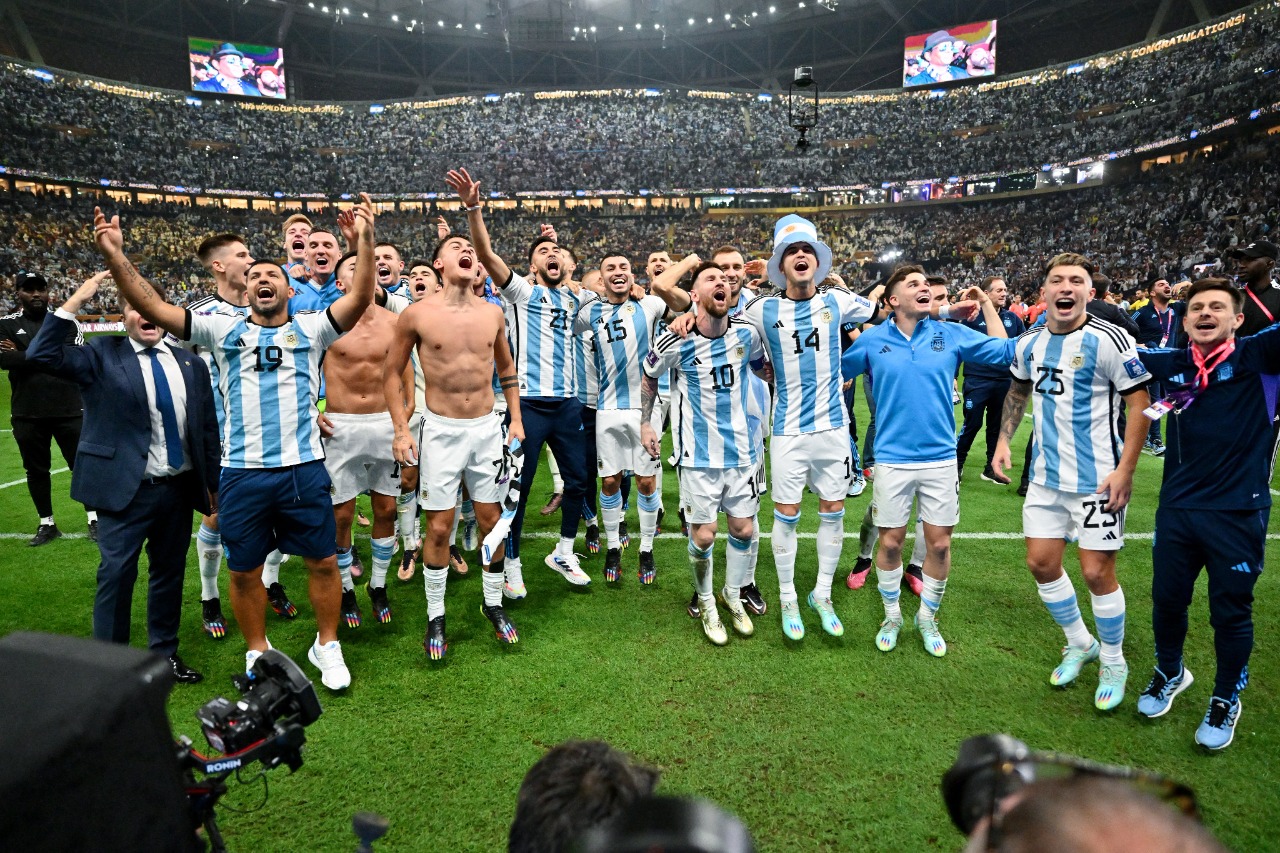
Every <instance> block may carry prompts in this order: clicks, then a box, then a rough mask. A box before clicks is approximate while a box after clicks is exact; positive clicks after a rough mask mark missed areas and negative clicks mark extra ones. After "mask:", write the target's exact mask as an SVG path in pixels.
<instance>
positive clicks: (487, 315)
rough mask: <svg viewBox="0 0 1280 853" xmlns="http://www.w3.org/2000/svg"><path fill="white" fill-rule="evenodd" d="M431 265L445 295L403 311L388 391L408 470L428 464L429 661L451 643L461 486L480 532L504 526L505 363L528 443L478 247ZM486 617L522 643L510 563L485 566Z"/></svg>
mask: <svg viewBox="0 0 1280 853" xmlns="http://www.w3.org/2000/svg"><path fill="white" fill-rule="evenodd" d="M431 264H432V266H433V267H434V268H435V269H436V271H437V272H438V273H439V275H440V280H441V281H442V282H443V284H444V290H443V291H442V292H441V293H438V294H436V295H435V296H433V297H431V298H428V299H424V300H422V301H421V302H415V303H414V304H413V305H412V306H410V307H409V308H407V309H406V310H405V311H404V313H402V314H401V315H400V319H399V320H398V321H397V323H396V332H395V339H394V341H393V342H392V345H391V349H390V351H389V352H388V353H387V361H386V366H385V367H384V371H383V385H384V391H385V395H386V402H387V407H388V408H389V409H390V411H391V420H392V423H394V424H395V444H394V451H395V458H396V461H397V462H399V463H400V464H402V465H416V464H417V463H418V458H419V446H421V457H422V459H423V461H424V463H425V465H424V468H423V469H422V470H421V471H420V472H419V483H420V486H419V498H420V500H421V502H422V504H423V508H424V509H425V510H426V513H427V524H426V536H425V537H424V541H423V547H422V561H423V573H422V574H423V581H424V585H425V587H426V593H427V619H428V622H427V634H426V637H425V639H424V640H423V647H424V648H425V649H426V652H427V657H428V658H430V659H431V660H441V659H443V658H444V654H445V650H446V649H447V648H448V643H447V641H446V639H445V628H444V591H445V582H446V579H447V578H448V574H449V569H448V565H449V544H450V542H449V535H450V532H451V530H452V529H453V517H454V507H455V505H456V502H457V494H458V483H459V482H460V481H461V482H462V483H464V484H465V485H466V487H467V491H468V493H469V494H470V495H471V501H472V504H473V505H474V507H475V513H476V520H477V521H478V522H479V524H480V530H481V535H482V536H483V535H485V534H487V533H488V532H489V530H490V529H492V527H493V525H494V524H495V523H496V522H497V520H498V514H499V508H498V501H499V500H500V499H501V498H502V497H503V495H502V494H501V492H502V491H503V490H504V489H505V486H500V485H499V483H498V480H499V479H501V478H500V476H495V475H500V474H501V471H502V466H503V463H504V448H503V440H502V423H501V421H499V420H498V419H497V418H496V417H494V415H493V403H494V395H493V385H492V382H493V372H494V368H495V367H497V371H498V378H499V383H500V385H501V387H502V394H503V397H504V398H505V399H506V402H507V410H508V413H509V415H510V425H509V428H508V434H509V436H510V437H511V438H512V439H515V440H522V439H523V438H524V425H523V423H522V422H521V420H520V392H519V388H518V383H517V379H516V371H515V363H514V362H513V360H512V358H511V350H510V349H509V348H508V346H507V331H506V323H505V320H504V319H503V315H502V309H500V308H498V307H497V306H496V305H491V304H489V303H488V302H486V301H485V300H484V299H482V298H481V297H479V296H476V294H475V291H474V290H473V285H474V283H475V268H476V265H477V260H476V250H475V248H474V247H472V245H471V243H470V241H468V240H467V239H466V238H465V237H460V236H456V235H454V236H450V237H447V238H446V239H444V240H442V241H440V244H439V245H438V246H436V251H435V254H434V257H433V258H432V261H431ZM415 347H416V348H417V352H418V363H419V364H421V365H422V375H423V378H424V386H425V387H424V389H423V398H424V401H425V402H426V408H425V409H424V411H423V412H422V421H423V422H422V432H421V435H420V444H419V442H418V441H415V440H414V437H413V436H412V435H410V433H409V415H408V412H407V411H406V407H405V403H404V398H405V391H406V389H405V384H404V379H403V375H404V370H405V366H406V365H407V364H408V363H409V355H410V353H411V352H413V350H414V348H415ZM483 569H484V606H483V607H482V608H481V610H482V611H483V613H484V615H485V616H486V617H487V618H488V619H489V621H490V622H492V623H493V627H494V631H495V632H496V633H497V636H498V639H499V640H501V641H502V642H505V643H515V642H518V641H519V635H518V634H517V633H516V628H515V625H513V624H512V623H511V620H510V619H508V618H507V614H506V611H504V610H503V609H502V582H503V574H502V570H501V564H499V566H498V570H497V571H494V570H493V567H492V566H484V567H483Z"/></svg>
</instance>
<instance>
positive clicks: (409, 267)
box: [405, 260, 436, 272]
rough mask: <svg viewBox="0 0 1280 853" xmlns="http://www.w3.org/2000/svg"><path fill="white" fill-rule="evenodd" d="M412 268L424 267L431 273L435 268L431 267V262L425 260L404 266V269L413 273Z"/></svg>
mask: <svg viewBox="0 0 1280 853" xmlns="http://www.w3.org/2000/svg"><path fill="white" fill-rule="evenodd" d="M414 267H426V268H427V269H429V270H431V271H432V272H435V271H436V268H435V267H433V266H431V261H427V260H422V261H414V262H413V263H411V264H408V265H406V266H405V269H407V270H409V272H413V269H414Z"/></svg>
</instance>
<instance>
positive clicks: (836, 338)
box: [742, 214, 875, 640]
mask: <svg viewBox="0 0 1280 853" xmlns="http://www.w3.org/2000/svg"><path fill="white" fill-rule="evenodd" d="M830 270H831V249H830V248H829V247H828V246H827V244H826V243H823V242H822V241H821V240H819V239H818V232H817V230H816V229H815V228H814V226H813V223H812V222H809V221H808V220H807V219H803V218H801V217H799V216H796V215H794V214H792V215H788V216H784V217H782V218H781V219H779V220H778V222H777V223H776V225H775V226H774V245H773V255H772V257H771V258H770V259H769V262H768V265H767V272H768V276H769V280H770V282H772V283H773V284H774V285H775V286H776V287H779V288H784V287H785V298H784V297H777V296H761V297H757V298H756V299H754V300H752V301H751V302H749V303H748V304H747V306H746V308H745V309H744V310H743V312H742V317H743V319H744V320H746V321H747V322H748V323H750V324H751V325H752V326H753V327H755V330H756V333H757V334H759V335H760V337H761V338H762V339H763V341H764V346H765V350H766V351H767V353H768V359H769V361H770V363H771V364H772V366H773V375H774V389H775V395H776V400H775V403H774V411H773V442H772V444H771V446H770V455H771V457H772V462H771V467H772V477H771V480H772V488H773V500H774V510H773V518H774V521H773V560H774V564H775V566H776V568H777V571H778V586H779V597H780V598H781V601H782V607H781V610H782V629H783V633H785V634H786V636H787V637H789V638H791V639H793V640H799V639H801V638H803V637H804V622H803V620H802V619H801V618H800V607H799V604H798V595H797V594H796V587H795V564H796V541H797V536H796V525H797V524H798V523H799V521H800V500H801V498H802V496H803V494H804V488H805V486H806V485H808V487H809V488H810V490H812V491H813V492H815V493H816V494H817V496H818V518H819V521H818V543H817V550H818V578H817V582H816V584H815V585H814V588H813V591H812V592H811V593H810V594H809V606H810V607H812V608H813V609H814V610H816V611H817V612H818V615H819V616H820V617H821V619H822V628H823V630H824V631H826V632H827V633H828V634H831V635H833V636H837V637H838V636H840V635H841V634H843V633H844V626H843V625H841V624H840V619H839V617H837V616H836V612H835V608H834V607H833V606H832V604H831V580H832V578H833V577H834V576H835V572H836V566H837V565H838V564H839V562H840V552H841V549H842V548H843V547H844V500H845V497H846V494H847V492H848V491H849V481H850V479H851V478H852V476H853V456H852V454H851V453H850V452H849V413H848V409H847V408H846V407H845V405H844V395H843V393H842V392H841V385H842V380H841V377H840V327H841V326H842V325H844V324H846V323H861V322H863V321H865V320H868V319H870V317H871V316H872V314H874V313H875V308H874V306H872V304H871V303H870V302H868V301H867V300H866V299H863V298H862V297H861V296H854V295H852V294H850V293H847V292H845V291H843V290H839V289H829V290H819V289H818V288H817V282H820V281H822V280H823V279H825V278H826V277H827V273H828V272H830Z"/></svg>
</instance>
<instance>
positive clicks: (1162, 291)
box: [1133, 278, 1178, 456]
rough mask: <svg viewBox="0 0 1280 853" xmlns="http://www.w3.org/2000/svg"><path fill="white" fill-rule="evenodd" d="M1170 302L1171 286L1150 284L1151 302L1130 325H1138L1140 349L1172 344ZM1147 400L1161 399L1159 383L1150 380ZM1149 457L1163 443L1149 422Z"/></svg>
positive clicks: (1157, 426) (1161, 448) (1157, 424)
mask: <svg viewBox="0 0 1280 853" xmlns="http://www.w3.org/2000/svg"><path fill="white" fill-rule="evenodd" d="M1172 299H1173V285H1171V284H1169V282H1168V280H1167V279H1163V278H1162V279H1160V280H1158V281H1157V282H1156V283H1155V284H1153V285H1151V301H1150V302H1148V303H1147V304H1146V305H1143V306H1142V307H1141V308H1139V309H1138V310H1137V311H1135V312H1134V313H1133V322H1134V323H1135V324H1137V326H1138V333H1137V334H1136V335H1134V338H1135V339H1136V340H1137V342H1138V346H1139V347H1140V348H1142V349H1163V348H1165V347H1168V346H1170V345H1172V343H1173V337H1174V332H1176V331H1177V329H1178V318H1177V312H1176V311H1174V308H1173V306H1172V305H1170V304H1169V303H1170V302H1171V301H1172ZM1147 393H1148V394H1149V395H1150V397H1151V399H1153V400H1159V399H1160V398H1161V397H1162V396H1164V395H1163V394H1162V393H1161V388H1160V383H1159V382H1157V381H1156V380H1154V379H1153V380H1152V381H1151V382H1150V383H1149V384H1148V387H1147ZM1142 449H1143V450H1146V451H1148V452H1149V453H1151V455H1152V456H1163V455H1164V441H1163V440H1162V439H1161V438H1160V421H1159V420H1153V421H1151V426H1150V428H1149V429H1148V430H1147V440H1146V443H1145V444H1144V445H1143V447H1142Z"/></svg>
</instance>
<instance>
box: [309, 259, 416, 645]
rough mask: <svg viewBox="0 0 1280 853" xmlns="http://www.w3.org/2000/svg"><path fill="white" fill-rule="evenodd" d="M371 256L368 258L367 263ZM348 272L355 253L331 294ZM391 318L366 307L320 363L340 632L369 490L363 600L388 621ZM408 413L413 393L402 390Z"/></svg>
mask: <svg viewBox="0 0 1280 853" xmlns="http://www.w3.org/2000/svg"><path fill="white" fill-rule="evenodd" d="M376 258H377V255H376V254H375V260H376ZM355 271H356V256H355V253H348V254H347V255H346V256H345V257H343V258H342V259H341V260H340V261H338V267H337V272H338V289H339V290H341V291H342V292H344V293H345V292H346V291H347V282H350V281H353V280H354V276H355ZM395 329H396V315H395V314H393V313H392V312H391V311H388V310H387V309H386V308H382V307H379V306H378V305H370V306H369V307H368V308H367V309H365V312H364V314H363V315H362V316H361V317H360V321H359V322H358V323H356V324H355V326H354V327H352V329H351V331H349V332H347V333H346V334H345V335H343V336H342V337H341V338H339V339H338V340H337V342H335V343H334V344H333V345H332V346H330V347H329V352H328V354H327V355H326V357H325V360H324V364H323V367H324V381H325V390H326V400H327V402H326V404H325V411H324V413H323V414H322V415H321V416H320V420H321V429H322V430H323V432H324V436H325V460H324V464H325V467H326V468H327V469H328V470H329V479H330V480H332V481H333V488H332V491H331V494H332V497H333V517H334V521H335V522H336V523H337V528H338V571H340V572H341V573H342V618H343V620H344V621H345V622H346V623H347V627H348V628H358V627H359V626H360V605H359V604H357V603H356V590H355V585H354V584H353V583H352V581H351V553H352V537H351V523H352V521H354V519H355V512H356V497H357V496H358V495H360V494H361V493H362V492H364V491H366V490H367V491H368V492H369V502H370V505H371V506H372V508H373V530H372V531H371V534H372V535H371V537H370V538H371V539H372V543H371V544H372V547H373V569H372V574H371V576H370V578H369V586H368V592H369V601H370V603H372V604H373V612H374V616H375V617H377V619H378V621H379V622H381V623H382V624H384V625H385V624H387V623H388V622H390V621H391V605H390V604H389V603H388V601H387V569H388V567H389V566H390V564H391V556H392V554H394V553H395V547H396V540H395V527H396V498H397V497H398V496H399V494H400V466H399V465H397V464H396V461H395V460H394V459H392V458H391V454H390V453H389V452H388V451H389V450H390V447H391V443H392V440H393V439H394V437H395V430H394V428H393V427H392V424H391V416H390V415H389V414H388V413H387V402H386V397H385V395H384V394H383V387H382V365H383V362H385V361H386V359H387V351H388V349H389V348H390V343H391V339H392V338H393V337H394V335H395ZM401 379H402V380H403V381H404V387H405V389H407V390H408V391H409V392H411V391H412V389H413V368H412V367H410V366H407V365H406V367H405V369H404V370H403V371H401ZM406 396H407V400H406V403H407V408H408V411H409V413H410V414H412V411H413V394H412V393H407V394H406Z"/></svg>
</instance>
